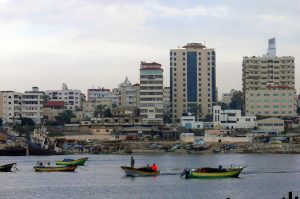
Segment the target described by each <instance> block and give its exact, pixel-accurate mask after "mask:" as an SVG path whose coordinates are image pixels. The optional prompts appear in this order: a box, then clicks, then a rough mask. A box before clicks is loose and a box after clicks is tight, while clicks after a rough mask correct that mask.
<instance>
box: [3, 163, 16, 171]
mask: <svg viewBox="0 0 300 199" xmlns="http://www.w3.org/2000/svg"><path fill="white" fill-rule="evenodd" d="M14 165H16V163H11V164H5V165H0V172H11V168H12V167H13V166H14Z"/></svg>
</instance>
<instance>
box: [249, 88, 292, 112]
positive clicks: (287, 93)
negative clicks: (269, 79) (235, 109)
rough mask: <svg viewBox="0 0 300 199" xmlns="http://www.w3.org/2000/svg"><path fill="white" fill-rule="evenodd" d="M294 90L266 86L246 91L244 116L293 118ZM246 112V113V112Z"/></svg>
mask: <svg viewBox="0 0 300 199" xmlns="http://www.w3.org/2000/svg"><path fill="white" fill-rule="evenodd" d="M295 96H296V90H295V89H291V88H290V87H286V86H268V87H267V88H266V89H264V90H248V91H246V95H245V97H246V115H248V116H250V115H266V116H295V114H296V104H297V99H296V98H295ZM247 111H248V112H247Z"/></svg>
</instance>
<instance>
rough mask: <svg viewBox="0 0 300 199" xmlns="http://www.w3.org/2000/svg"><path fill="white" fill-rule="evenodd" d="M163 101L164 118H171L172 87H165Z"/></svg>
mask: <svg viewBox="0 0 300 199" xmlns="http://www.w3.org/2000/svg"><path fill="white" fill-rule="evenodd" d="M163 101H164V106H163V113H164V116H165V117H166V118H170V87H164V92H163ZM166 122H167V121H166Z"/></svg>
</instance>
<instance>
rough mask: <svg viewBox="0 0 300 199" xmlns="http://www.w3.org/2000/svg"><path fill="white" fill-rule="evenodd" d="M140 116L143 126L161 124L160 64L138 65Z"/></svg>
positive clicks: (161, 92)
mask: <svg viewBox="0 0 300 199" xmlns="http://www.w3.org/2000/svg"><path fill="white" fill-rule="evenodd" d="M140 115H141V117H142V118H143V123H144V124H163V69H162V68H161V64H158V63H155V62H152V63H146V62H142V63H141V65H140Z"/></svg>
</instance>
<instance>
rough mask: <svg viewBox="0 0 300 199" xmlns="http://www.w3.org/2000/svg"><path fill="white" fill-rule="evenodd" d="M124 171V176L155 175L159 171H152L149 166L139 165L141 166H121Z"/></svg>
mask: <svg viewBox="0 0 300 199" xmlns="http://www.w3.org/2000/svg"><path fill="white" fill-rule="evenodd" d="M121 168H122V169H123V170H124V171H125V174H126V176H131V177H136V176H157V175H159V174H160V171H153V170H152V169H151V168H147V167H141V168H131V167H127V166H121Z"/></svg>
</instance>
